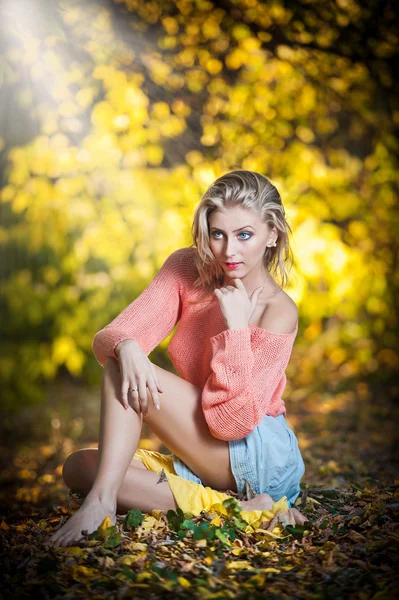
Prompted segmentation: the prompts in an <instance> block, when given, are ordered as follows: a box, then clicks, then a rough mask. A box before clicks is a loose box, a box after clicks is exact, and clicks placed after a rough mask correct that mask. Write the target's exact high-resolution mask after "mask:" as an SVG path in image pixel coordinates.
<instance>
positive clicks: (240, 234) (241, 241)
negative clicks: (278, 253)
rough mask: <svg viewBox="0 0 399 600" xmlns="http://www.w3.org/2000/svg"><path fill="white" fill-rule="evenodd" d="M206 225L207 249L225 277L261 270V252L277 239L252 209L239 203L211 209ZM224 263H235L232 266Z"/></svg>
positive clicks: (273, 230) (240, 275) (274, 231)
mask: <svg viewBox="0 0 399 600" xmlns="http://www.w3.org/2000/svg"><path fill="white" fill-rule="evenodd" d="M208 224H209V240H210V247H211V250H212V252H213V253H214V255H215V258H216V260H217V261H218V262H219V264H220V266H221V268H222V269H223V271H224V273H225V275H226V276H227V277H230V278H231V279H234V278H236V277H239V278H240V279H241V278H242V277H244V276H245V275H247V274H248V273H250V272H251V271H254V275H256V274H257V273H259V274H261V273H263V272H264V267H263V255H264V252H265V249H266V246H267V244H270V243H272V242H274V241H275V240H276V239H277V229H276V227H273V229H272V230H270V229H269V226H268V225H266V224H265V223H263V222H262V221H261V220H260V219H259V217H258V215H257V214H256V213H255V211H252V210H250V209H247V208H242V207H241V206H234V207H231V208H228V209H223V210H219V209H217V210H214V211H213V212H212V213H211V214H210V215H209V218H208ZM226 263H239V264H238V265H236V266H234V268H233V267H230V266H229V265H228V264H226Z"/></svg>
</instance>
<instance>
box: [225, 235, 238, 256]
mask: <svg viewBox="0 0 399 600" xmlns="http://www.w3.org/2000/svg"><path fill="white" fill-rule="evenodd" d="M224 252H225V256H226V257H227V258H228V259H231V260H234V259H235V256H236V240H235V239H234V238H232V239H230V240H227V241H226V245H225V249H224Z"/></svg>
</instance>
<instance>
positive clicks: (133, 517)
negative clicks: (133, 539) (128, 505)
mask: <svg viewBox="0 0 399 600" xmlns="http://www.w3.org/2000/svg"><path fill="white" fill-rule="evenodd" d="M143 520H144V515H143V513H142V512H141V510H140V509H139V508H132V509H131V510H129V512H128V513H127V515H126V519H125V521H126V523H127V524H128V525H130V526H131V527H137V526H138V525H140V523H141V522H142V521H143Z"/></svg>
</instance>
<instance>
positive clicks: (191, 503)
mask: <svg viewBox="0 0 399 600" xmlns="http://www.w3.org/2000/svg"><path fill="white" fill-rule="evenodd" d="M134 458H136V459H138V460H140V461H141V462H142V463H143V465H144V466H145V467H146V468H147V469H148V470H150V471H154V472H156V473H159V474H160V473H161V470H162V469H164V471H165V475H166V477H167V479H168V483H169V486H170V489H171V490H172V493H173V496H174V498H175V501H176V504H177V505H178V506H179V508H181V510H182V511H183V512H184V513H191V514H192V515H194V516H198V515H199V514H200V513H201V511H202V510H206V511H207V512H212V511H215V512H222V513H223V512H225V513H226V514H227V511H226V510H225V508H224V506H223V504H222V503H223V501H224V500H226V499H227V498H231V496H229V495H228V494H225V493H224V492H219V491H217V490H214V489H212V488H211V487H208V486H203V485H201V484H199V483H195V482H194V481H188V480H187V479H184V478H183V477H180V476H179V475H177V473H176V471H175V468H174V466H173V457H172V456H170V455H169V456H168V455H166V454H161V453H160V452H155V451H154V450H145V449H144V448H139V449H138V450H137V451H136V452H135V454H134ZM277 510H281V511H286V510H288V500H287V496H283V497H282V498H281V499H280V500H278V501H277V502H275V503H274V504H273V506H272V508H271V510H252V511H247V510H242V511H241V513H240V515H241V517H242V518H243V520H244V521H246V522H247V523H248V526H249V527H248V528H247V529H246V530H245V531H246V532H247V533H248V532H250V531H254V530H255V529H257V528H258V527H259V525H260V524H261V523H262V522H263V521H265V520H270V519H272V518H273V516H274V515H275V513H276V512H277ZM281 531H282V529H281V526H280V525H277V526H276V527H275V528H274V529H273V531H272V534H275V535H278V534H279V533H280V532H281Z"/></svg>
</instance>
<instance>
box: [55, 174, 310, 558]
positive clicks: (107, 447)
mask: <svg viewBox="0 0 399 600" xmlns="http://www.w3.org/2000/svg"><path fill="white" fill-rule="evenodd" d="M288 230H289V226H288V224H287V222H286V220H285V211H284V208H283V205H282V202H281V198H280V195H279V193H278V191H277V189H276V188H275V186H274V185H272V183H271V182H270V181H269V180H268V179H267V178H266V177H264V176H262V175H260V174H258V173H255V172H252V171H245V170H236V171H232V172H230V173H227V174H225V175H223V176H222V177H220V178H219V179H217V180H216V181H215V182H214V184H213V185H211V187H210V188H209V189H208V191H207V192H206V193H205V195H204V197H203V198H202V200H201V202H200V203H199V205H198V207H197V208H196V211H195V216H194V221H193V227H192V235H193V240H194V244H193V245H192V246H190V247H188V248H180V249H178V250H176V251H175V252H173V253H172V254H171V255H170V256H169V257H168V258H167V259H166V261H165V263H164V264H163V266H162V267H161V269H160V270H159V272H158V273H157V274H156V276H155V277H154V279H153V280H152V282H151V283H150V284H149V285H148V287H147V288H146V289H145V290H144V291H143V292H142V294H141V295H140V296H139V297H138V298H136V299H135V300H134V301H133V302H132V303H131V304H130V305H129V306H127V307H126V308H125V309H124V310H123V311H122V312H121V313H120V314H119V315H118V316H117V317H116V318H115V319H114V320H113V321H112V322H111V323H110V324H109V325H107V326H106V327H105V328H104V329H102V330H101V331H99V332H98V333H97V334H96V335H95V337H94V339H93V352H94V354H95V356H96V358H97V360H98V362H99V363H100V364H101V365H102V366H103V367H104V371H103V377H102V381H101V417H100V440H99V449H98V450H97V449H83V450H78V451H76V452H74V453H72V454H71V455H70V456H69V457H68V458H67V460H66V462H65V465H64V468H63V477H64V480H65V483H66V485H67V486H68V487H70V488H81V489H83V490H84V491H85V493H87V496H86V498H85V500H84V502H83V504H82V506H81V507H80V509H79V510H78V511H77V512H76V513H75V514H74V515H73V516H72V517H71V518H70V519H69V520H68V522H67V523H66V524H65V525H64V526H63V527H61V529H59V530H58V531H57V532H56V533H55V534H54V535H53V536H52V537H51V538H50V540H49V542H50V544H54V545H55V546H67V545H69V544H71V543H73V542H75V541H77V540H79V539H80V538H81V537H82V530H86V531H87V532H88V533H90V532H92V531H94V530H95V529H96V528H97V527H98V525H99V524H100V523H101V522H102V521H103V519H104V518H105V516H106V515H110V516H111V522H112V523H113V524H114V523H115V521H116V512H117V511H118V512H119V511H121V512H123V513H124V512H127V510H129V509H130V508H133V507H137V508H140V509H141V510H142V511H144V512H151V511H152V510H153V509H155V508H158V509H161V510H163V511H165V512H166V511H167V510H169V509H173V510H176V508H177V505H176V502H175V499H174V496H173V493H172V491H171V488H170V486H169V484H168V482H167V480H162V479H161V480H160V478H159V474H158V473H156V472H154V471H152V470H150V469H149V468H146V466H145V465H144V464H143V462H145V461H142V460H139V459H138V458H133V460H132V457H133V456H136V457H138V456H139V453H137V452H136V454H135V451H136V449H137V445H138V442H139V439H140V433H141V429H142V425H143V421H145V422H146V424H147V425H148V426H149V427H150V428H151V430H152V431H153V432H154V433H155V434H156V435H157V436H158V438H159V439H160V440H161V441H162V442H163V443H164V444H165V446H167V447H168V448H169V449H170V450H171V452H172V453H173V454H172V458H171V460H173V467H174V469H175V472H176V473H177V474H178V475H180V476H181V477H183V478H185V479H187V480H189V481H194V482H197V483H202V484H203V485H205V486H210V487H211V488H214V489H216V490H231V491H233V492H239V493H242V492H243V491H244V490H245V489H246V488H245V486H246V484H247V483H249V484H250V485H251V487H252V489H253V490H254V491H255V493H256V494H257V495H256V496H255V497H254V498H253V499H251V500H248V501H243V502H241V506H242V507H243V508H245V509H246V510H255V509H270V508H271V506H272V504H273V502H274V501H275V500H278V499H279V498H281V497H282V496H283V495H286V496H287V499H288V503H289V506H290V507H291V506H292V505H293V503H294V502H295V500H296V498H297V497H298V495H299V493H300V487H299V482H300V480H301V478H302V476H303V474H304V471H305V467H304V463H303V460H302V456H301V453H300V451H299V448H298V442H297V438H296V436H295V434H294V433H293V432H292V430H291V429H290V428H289V426H288V425H287V423H286V421H285V414H286V410H285V405H284V401H283V400H282V399H281V396H282V393H283V391H284V388H285V384H286V375H285V369H286V366H287V364H288V361H289V358H290V355H291V350H292V346H293V343H294V340H295V337H296V334H297V330H298V310H297V307H296V304H295V303H294V302H293V300H292V299H291V298H290V296H288V295H287V294H286V293H285V292H284V291H283V290H282V288H280V287H279V286H278V285H277V284H276V282H275V281H274V280H273V278H272V276H271V275H270V272H269V271H270V270H271V268H272V267H274V268H275V269H276V267H277V266H279V268H280V273H281V275H282V282H283V285H284V283H285V282H286V280H287V276H286V272H285V266H284V261H283V258H282V252H283V249H285V250H286V251H287V250H289V244H288ZM178 322H179V327H178V328H177V331H176V332H175V335H174V337H173V338H172V340H171V342H170V344H169V348H168V352H169V354H170V357H171V359H172V362H173V364H174V366H175V368H176V370H177V372H178V373H179V374H180V375H181V377H179V376H177V375H175V374H174V373H170V372H168V371H165V370H164V369H162V368H160V367H158V366H157V365H154V364H152V363H151V362H150V361H149V359H148V354H149V353H150V352H151V351H152V350H153V349H154V348H155V347H156V346H157V345H158V344H159V343H160V342H161V341H162V340H163V339H165V338H166V337H167V336H168V335H169V334H170V333H171V331H172V330H173V328H174V327H175V325H176V324H177V323H178ZM155 454H158V455H159V453H155ZM159 456H161V457H162V456H163V455H159ZM165 458H166V456H165ZM292 511H293V512H294V511H296V509H292ZM295 516H297V517H298V518H300V517H302V518H303V515H301V514H300V513H299V511H296V515H295Z"/></svg>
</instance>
